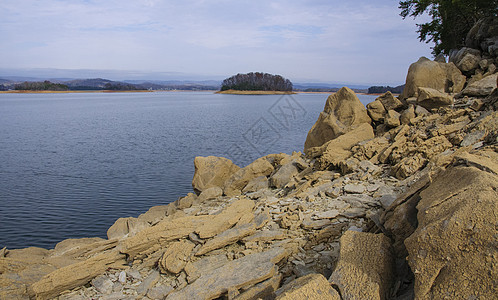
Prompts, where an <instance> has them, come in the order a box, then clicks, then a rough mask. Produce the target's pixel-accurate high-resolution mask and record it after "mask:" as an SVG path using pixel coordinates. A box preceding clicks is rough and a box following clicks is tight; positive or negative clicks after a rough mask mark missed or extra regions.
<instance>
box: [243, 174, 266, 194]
mask: <svg viewBox="0 0 498 300" xmlns="http://www.w3.org/2000/svg"><path fill="white" fill-rule="evenodd" d="M268 187H269V181H268V178H267V177H266V176H259V177H256V178H254V179H251V180H250V181H249V182H248V183H247V185H246V187H245V188H244V189H243V190H242V192H244V193H252V192H257V191H259V190H264V189H267V188H268Z"/></svg>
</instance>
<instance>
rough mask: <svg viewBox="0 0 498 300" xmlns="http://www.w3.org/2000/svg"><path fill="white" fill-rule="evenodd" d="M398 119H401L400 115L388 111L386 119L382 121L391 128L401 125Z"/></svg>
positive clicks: (393, 111)
mask: <svg viewBox="0 0 498 300" xmlns="http://www.w3.org/2000/svg"><path fill="white" fill-rule="evenodd" d="M400 117H401V115H400V113H399V112H397V111H395V110H392V109H390V110H388V111H387V114H386V119H385V120H384V123H385V124H386V125H387V126H389V127H391V128H392V127H398V126H399V125H401V122H400Z"/></svg>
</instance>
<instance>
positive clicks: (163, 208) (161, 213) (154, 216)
mask: <svg viewBox="0 0 498 300" xmlns="http://www.w3.org/2000/svg"><path fill="white" fill-rule="evenodd" d="M167 215H168V205H157V206H152V207H151V208H149V210H148V211H147V212H145V213H143V214H141V215H139V216H138V219H139V220H142V221H145V222H148V223H149V224H151V225H155V224H157V223H158V222H159V221H161V220H162V219H164V218H165V217H166V216H167Z"/></svg>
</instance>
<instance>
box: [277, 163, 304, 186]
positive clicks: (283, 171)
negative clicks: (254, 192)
mask: <svg viewBox="0 0 498 300" xmlns="http://www.w3.org/2000/svg"><path fill="white" fill-rule="evenodd" d="M297 173H299V170H298V168H297V167H296V165H295V164H293V163H288V164H285V165H283V166H281V167H280V169H278V171H277V172H275V174H273V176H272V177H270V185H271V186H272V187H275V188H277V189H281V188H283V187H284V186H285V185H286V184H287V183H289V181H291V179H292V178H293V177H294V176H295V175H297Z"/></svg>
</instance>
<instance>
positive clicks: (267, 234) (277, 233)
mask: <svg viewBox="0 0 498 300" xmlns="http://www.w3.org/2000/svg"><path fill="white" fill-rule="evenodd" d="M285 238H286V234H285V232H284V231H283V230H263V231H258V232H256V233H255V234H253V235H250V236H247V237H245V238H243V239H242V241H243V242H244V243H247V242H270V241H275V240H283V239H285Z"/></svg>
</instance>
